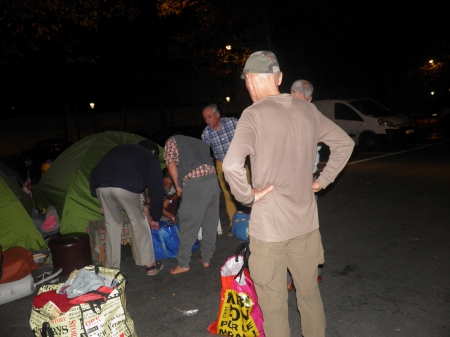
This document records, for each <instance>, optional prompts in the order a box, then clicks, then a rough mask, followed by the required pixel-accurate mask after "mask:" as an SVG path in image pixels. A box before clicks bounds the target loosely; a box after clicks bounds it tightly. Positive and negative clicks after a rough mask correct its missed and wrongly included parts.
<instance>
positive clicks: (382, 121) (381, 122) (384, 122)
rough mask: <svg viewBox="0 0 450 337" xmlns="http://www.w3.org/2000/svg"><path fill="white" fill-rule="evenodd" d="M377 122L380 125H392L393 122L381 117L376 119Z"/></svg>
mask: <svg viewBox="0 0 450 337" xmlns="http://www.w3.org/2000/svg"><path fill="white" fill-rule="evenodd" d="M378 124H380V125H381V126H394V123H392V122H390V121H387V120H384V119H381V118H380V119H379V120H378Z"/></svg>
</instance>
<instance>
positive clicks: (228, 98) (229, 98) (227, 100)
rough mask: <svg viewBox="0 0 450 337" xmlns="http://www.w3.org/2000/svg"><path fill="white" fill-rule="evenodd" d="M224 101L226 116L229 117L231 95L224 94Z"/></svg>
mask: <svg viewBox="0 0 450 337" xmlns="http://www.w3.org/2000/svg"><path fill="white" fill-rule="evenodd" d="M225 101H226V102H227V105H228V115H230V102H231V94H225Z"/></svg>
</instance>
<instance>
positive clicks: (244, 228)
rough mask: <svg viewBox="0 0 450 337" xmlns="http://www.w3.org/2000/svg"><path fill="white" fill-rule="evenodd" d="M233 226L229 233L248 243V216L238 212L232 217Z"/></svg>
mask: <svg viewBox="0 0 450 337" xmlns="http://www.w3.org/2000/svg"><path fill="white" fill-rule="evenodd" d="M232 222H233V226H232V227H231V233H233V234H234V235H236V237H237V238H238V239H240V240H244V241H247V242H248V225H249V222H250V214H247V213H244V212H241V211H238V212H236V213H234V215H233V219H232Z"/></svg>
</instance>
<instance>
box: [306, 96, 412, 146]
mask: <svg viewBox="0 0 450 337" xmlns="http://www.w3.org/2000/svg"><path fill="white" fill-rule="evenodd" d="M313 103H314V104H315V106H316V107H317V109H318V110H319V111H320V112H322V114H324V115H325V116H326V117H328V118H329V119H331V120H332V121H333V122H335V123H336V124H337V125H339V126H340V127H341V128H342V129H343V130H344V131H345V132H347V134H348V135H349V136H350V137H351V138H352V139H353V140H354V141H355V143H356V145H359V146H361V147H363V148H364V149H365V150H368V151H373V150H376V149H377V148H378V147H379V145H380V144H381V143H386V142H388V143H398V142H402V141H404V140H406V139H408V138H411V137H412V136H413V135H414V131H415V127H414V124H413V123H412V121H411V120H410V119H409V118H408V117H407V116H403V115H400V114H396V113H393V112H391V111H390V110H389V109H388V108H386V107H384V106H383V105H381V104H379V103H377V102H375V101H373V100H371V99H367V98H363V99H350V100H323V101H314V102H313Z"/></svg>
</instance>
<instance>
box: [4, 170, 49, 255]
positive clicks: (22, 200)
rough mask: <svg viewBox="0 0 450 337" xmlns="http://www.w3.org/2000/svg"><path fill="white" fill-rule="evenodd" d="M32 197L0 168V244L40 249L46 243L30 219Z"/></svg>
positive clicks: (5, 248) (5, 247)
mask: <svg viewBox="0 0 450 337" xmlns="http://www.w3.org/2000/svg"><path fill="white" fill-rule="evenodd" d="M32 208H33V199H31V197H30V196H29V195H28V194H26V193H25V192H24V191H23V190H22V187H21V186H19V185H18V184H16V183H14V182H12V181H11V179H9V177H8V176H7V175H6V174H5V173H4V172H3V171H2V170H0V245H2V246H3V250H7V249H9V248H12V247H15V246H20V247H23V248H25V249H28V250H32V251H33V250H40V249H43V248H46V247H47V245H46V244H45V241H44V239H43V237H42V235H41V233H39V231H38V229H37V228H36V225H35V224H34V222H33V220H32V219H31V216H30V214H31V209H32Z"/></svg>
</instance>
